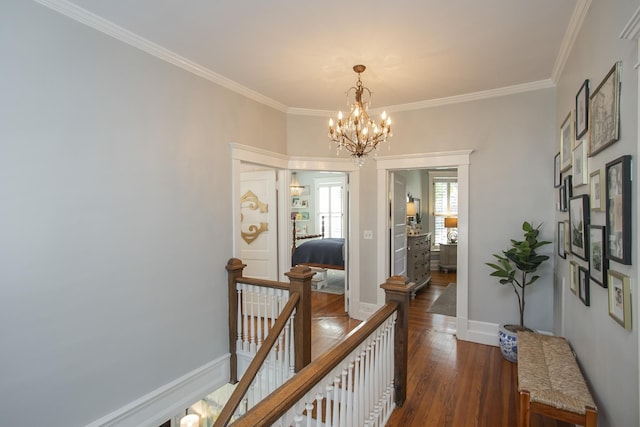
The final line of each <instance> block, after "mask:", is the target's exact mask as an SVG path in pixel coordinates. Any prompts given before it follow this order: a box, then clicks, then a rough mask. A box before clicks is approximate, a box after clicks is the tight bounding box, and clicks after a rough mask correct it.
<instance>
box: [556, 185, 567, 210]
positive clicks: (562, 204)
mask: <svg viewBox="0 0 640 427" xmlns="http://www.w3.org/2000/svg"><path fill="white" fill-rule="evenodd" d="M566 194H567V192H566V190H565V188H564V184H563V185H561V186H560V188H558V210H559V211H560V212H566V211H567V196H566Z"/></svg>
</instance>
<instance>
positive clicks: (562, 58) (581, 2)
mask: <svg viewBox="0 0 640 427" xmlns="http://www.w3.org/2000/svg"><path fill="white" fill-rule="evenodd" d="M590 6H591V0H578V3H576V7H575V9H573V15H571V20H570V21H569V26H568V27H567V31H566V32H565V33H564V39H563V40H562V44H561V45H560V51H559V52H558V56H557V57H556V63H555V64H554V66H553V71H552V72H551V81H553V82H554V83H557V82H558V80H560V76H561V75H562V71H563V70H564V66H565V65H566V63H567V59H569V54H570V53H571V49H573V44H574V43H575V42H576V39H577V38H578V33H579V32H580V28H582V23H583V22H584V19H585V18H586V16H587V12H588V11H589V7H590Z"/></svg>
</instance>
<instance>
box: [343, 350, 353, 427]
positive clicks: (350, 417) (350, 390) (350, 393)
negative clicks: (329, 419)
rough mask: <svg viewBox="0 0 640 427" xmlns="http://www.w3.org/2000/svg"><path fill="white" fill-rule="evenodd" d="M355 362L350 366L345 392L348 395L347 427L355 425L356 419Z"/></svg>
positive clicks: (351, 362)
mask: <svg viewBox="0 0 640 427" xmlns="http://www.w3.org/2000/svg"><path fill="white" fill-rule="evenodd" d="M353 366H354V364H353V361H350V362H349V365H348V372H349V373H348V376H347V380H346V385H345V388H344V389H345V391H346V393H347V408H346V409H347V410H346V411H345V412H346V416H347V422H346V424H345V425H347V426H352V425H354V417H353V391H354V378H353Z"/></svg>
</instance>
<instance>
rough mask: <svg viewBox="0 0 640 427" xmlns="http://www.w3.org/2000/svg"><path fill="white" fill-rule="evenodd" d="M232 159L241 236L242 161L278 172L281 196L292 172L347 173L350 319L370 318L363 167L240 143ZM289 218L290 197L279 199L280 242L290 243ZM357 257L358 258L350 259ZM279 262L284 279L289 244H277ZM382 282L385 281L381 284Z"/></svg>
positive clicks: (235, 221) (236, 222)
mask: <svg viewBox="0 0 640 427" xmlns="http://www.w3.org/2000/svg"><path fill="white" fill-rule="evenodd" d="M229 147H230V149H231V158H232V163H233V167H232V173H233V183H232V195H231V198H232V213H233V233H234V236H239V235H240V233H239V230H240V214H239V209H238V207H237V206H238V203H239V200H238V197H239V194H240V171H241V164H242V162H248V163H254V164H258V165H263V166H269V167H273V168H276V169H278V184H277V186H278V192H279V193H280V194H287V195H288V194H289V193H288V189H289V186H290V180H291V178H290V175H291V174H290V173H289V171H290V170H308V171H333V172H344V173H347V174H348V175H349V189H350V190H349V191H350V195H349V206H348V208H347V212H349V222H350V223H349V227H348V231H349V236H348V239H349V245H348V248H349V251H348V253H347V254H346V255H347V256H348V257H349V260H348V261H349V268H348V270H347V273H348V274H349V277H348V280H349V283H350V289H349V291H350V295H349V301H350V304H349V316H351V317H353V318H355V319H360V320H363V319H366V318H367V317H368V316H369V311H368V310H362V309H361V307H360V305H361V304H360V258H359V255H358V254H360V239H359V236H360V221H359V218H360V168H358V166H356V165H354V164H353V162H352V161H351V160H350V159H345V158H316V157H290V156H287V155H284V154H279V153H274V152H271V151H267V150H263V149H260V148H255V147H250V146H247V145H242V144H238V143H233V142H232V143H230V144H229ZM289 218H291V204H290V203H289V197H278V241H279V242H288V241H289V235H288V234H289V233H288V230H289ZM237 243H238V242H237V239H235V238H234V239H233V244H234V247H233V254H234V255H233V256H236V257H237V256H238V253H239V251H238V244H237ZM350 254H355V256H349V255H350ZM278 259H279V260H280V261H279V263H280V265H279V268H278V270H279V276H280V277H281V279H280V280H285V279H286V276H284V273H285V272H288V271H289V270H290V268H291V248H290V247H288V245H286V244H279V245H278ZM380 283H382V282H380Z"/></svg>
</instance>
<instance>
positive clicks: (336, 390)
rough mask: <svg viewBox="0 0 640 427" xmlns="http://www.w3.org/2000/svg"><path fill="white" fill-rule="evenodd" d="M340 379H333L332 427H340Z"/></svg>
mask: <svg viewBox="0 0 640 427" xmlns="http://www.w3.org/2000/svg"><path fill="white" fill-rule="evenodd" d="M340 393H341V390H340V377H335V378H334V379H333V421H332V423H333V425H334V427H338V426H340V424H339V423H340V411H341V408H340V405H339V402H340Z"/></svg>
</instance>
